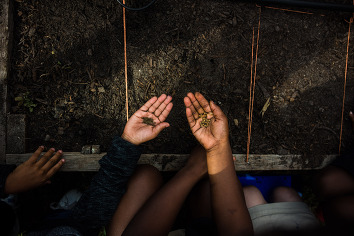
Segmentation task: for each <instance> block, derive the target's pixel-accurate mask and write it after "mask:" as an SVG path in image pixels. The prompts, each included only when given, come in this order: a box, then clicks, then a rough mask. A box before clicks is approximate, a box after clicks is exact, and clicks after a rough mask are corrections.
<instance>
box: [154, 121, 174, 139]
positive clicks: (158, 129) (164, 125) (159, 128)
mask: <svg viewBox="0 0 354 236" xmlns="http://www.w3.org/2000/svg"><path fill="white" fill-rule="evenodd" d="M169 126H170V124H169V123H167V122H163V123H160V124H158V125H156V126H155V127H154V129H153V131H154V133H155V137H156V136H157V135H158V134H159V133H160V132H161V131H162V130H163V129H165V128H167V127H169Z"/></svg>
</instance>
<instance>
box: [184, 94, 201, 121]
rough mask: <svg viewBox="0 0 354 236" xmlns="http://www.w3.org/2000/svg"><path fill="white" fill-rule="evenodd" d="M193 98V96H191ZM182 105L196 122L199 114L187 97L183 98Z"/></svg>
mask: <svg viewBox="0 0 354 236" xmlns="http://www.w3.org/2000/svg"><path fill="white" fill-rule="evenodd" d="M193 96H194V95H193ZM184 105H185V106H186V108H189V109H190V111H191V115H192V117H193V118H194V119H195V120H198V118H199V114H198V112H197V111H196V110H195V107H194V105H193V104H192V101H191V99H190V98H189V97H185V98H184Z"/></svg>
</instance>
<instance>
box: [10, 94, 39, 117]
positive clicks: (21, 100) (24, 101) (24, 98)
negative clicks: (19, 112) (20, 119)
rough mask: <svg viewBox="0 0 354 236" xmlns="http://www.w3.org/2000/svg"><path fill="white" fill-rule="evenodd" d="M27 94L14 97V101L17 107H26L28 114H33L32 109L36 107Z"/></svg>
mask: <svg viewBox="0 0 354 236" xmlns="http://www.w3.org/2000/svg"><path fill="white" fill-rule="evenodd" d="M29 94H30V93H29V92H25V93H23V94H22V95H21V96H18V97H15V101H16V102H17V106H18V107H20V106H22V105H23V106H24V107H27V108H28V110H29V111H30V112H33V108H35V107H36V106H37V104H35V103H34V102H33V101H32V99H31V98H30V96H29Z"/></svg>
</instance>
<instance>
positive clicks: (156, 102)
mask: <svg viewBox="0 0 354 236" xmlns="http://www.w3.org/2000/svg"><path fill="white" fill-rule="evenodd" d="M166 97H167V96H166V94H162V95H161V96H160V97H159V98H158V99H157V100H156V101H155V103H154V104H152V105H151V106H150V107H149V112H151V113H154V112H155V111H156V109H157V108H158V107H159V106H160V105H161V104H162V103H163V102H164V101H165V99H166Z"/></svg>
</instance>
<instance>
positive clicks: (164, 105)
mask: <svg viewBox="0 0 354 236" xmlns="http://www.w3.org/2000/svg"><path fill="white" fill-rule="evenodd" d="M171 101H172V97H171V96H166V95H165V94H162V95H161V96H160V97H159V98H157V97H153V98H151V99H150V100H149V101H147V102H146V103H145V105H144V106H142V107H141V108H140V109H139V110H138V111H137V112H135V113H134V114H133V115H132V117H130V118H129V120H128V122H127V124H126V125H125V128H124V131H123V134H122V138H123V139H125V140H127V141H128V142H130V143H132V144H135V145H139V144H141V143H144V142H147V141H149V140H152V139H154V138H155V137H156V136H157V135H158V134H159V133H160V132H161V131H162V130H163V129H165V128H167V127H169V126H170V124H169V123H167V122H164V121H165V120H166V118H167V116H168V115H169V114H170V111H171V109H172V107H173V104H172V102H171Z"/></svg>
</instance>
